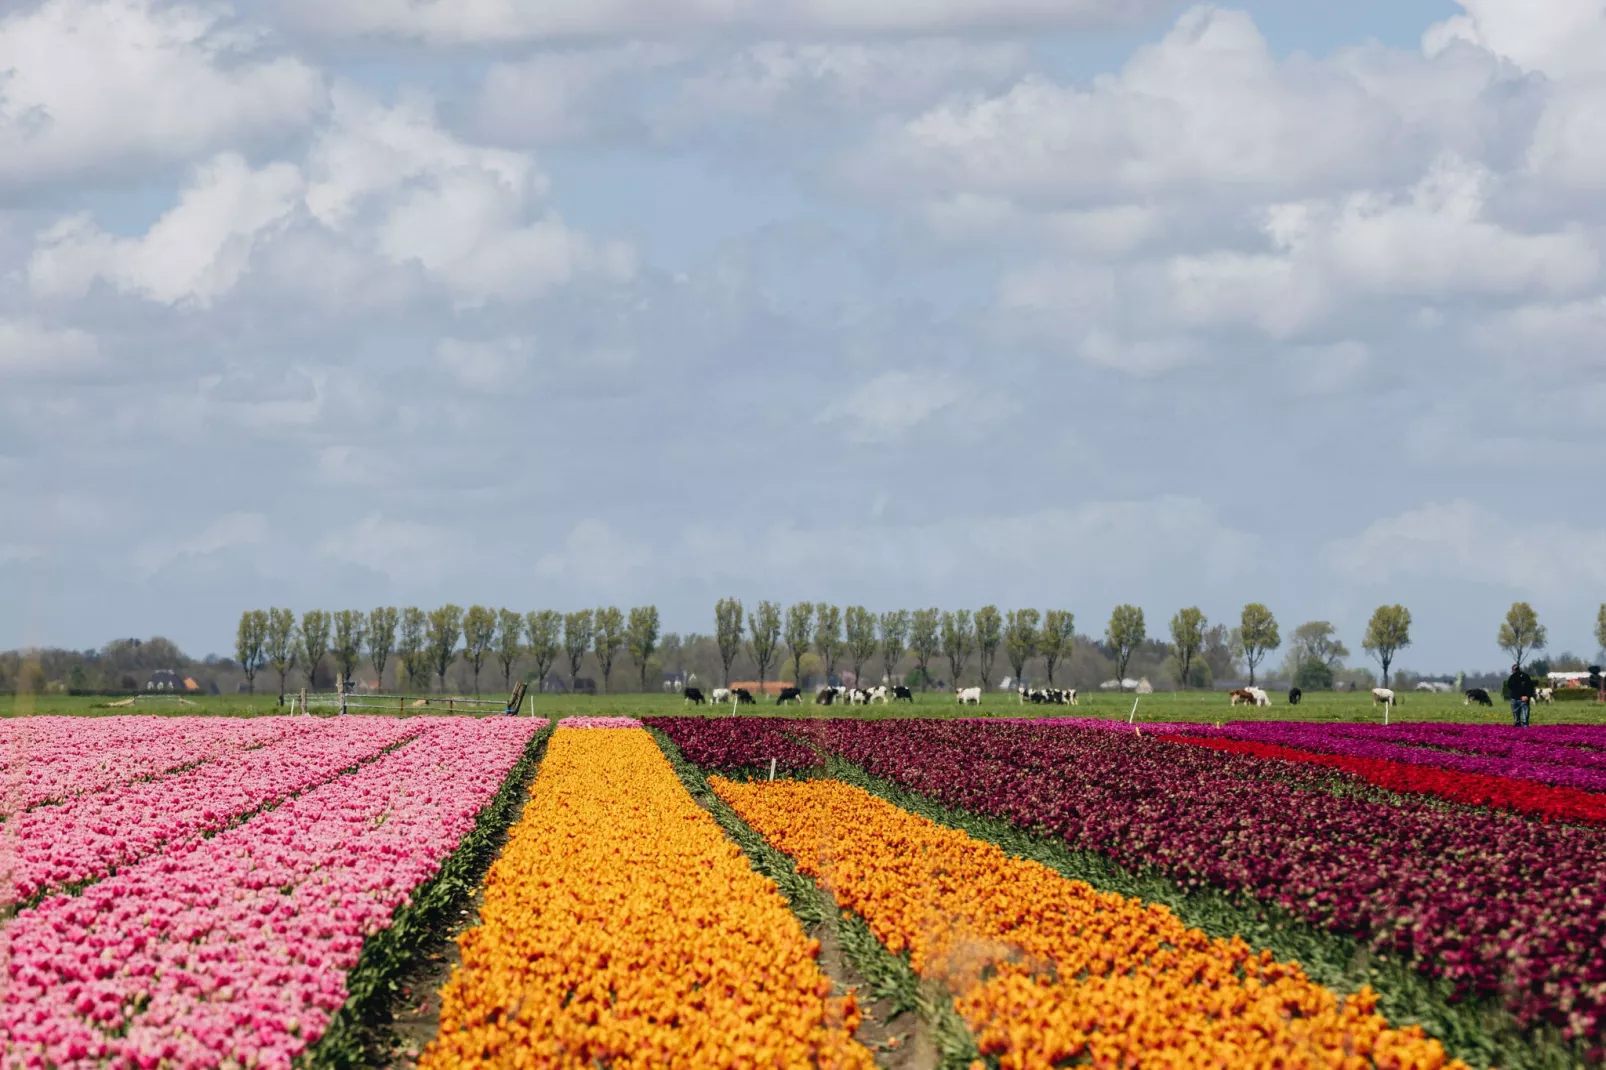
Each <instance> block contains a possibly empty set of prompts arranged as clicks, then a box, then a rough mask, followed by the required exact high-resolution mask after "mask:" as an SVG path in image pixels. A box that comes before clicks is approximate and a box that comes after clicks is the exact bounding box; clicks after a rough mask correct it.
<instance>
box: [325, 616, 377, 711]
mask: <svg viewBox="0 0 1606 1070" xmlns="http://www.w3.org/2000/svg"><path fill="white" fill-rule="evenodd" d="M334 625H335V637H334V642H333V643H331V644H330V647H329V653H331V654H333V655H334V659H335V664H336V665H339V666H340V689H341V690H342V691H344V690H345V689H346V681H348V680H350V679H351V674H352V673H353V672H355V671H356V670H357V662H358V661H359V660H360V659H361V658H362V644H363V639H364V638H365V633H366V632H367V630H368V617H367V615H366V614H364V613H363V611H362V610H360V609H341V610H337V611H336V612H335V615H334Z"/></svg>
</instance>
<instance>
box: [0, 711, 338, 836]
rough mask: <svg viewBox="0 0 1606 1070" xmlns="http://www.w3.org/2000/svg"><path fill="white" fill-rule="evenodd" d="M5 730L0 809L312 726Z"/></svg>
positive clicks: (236, 722)
mask: <svg viewBox="0 0 1606 1070" xmlns="http://www.w3.org/2000/svg"><path fill="white" fill-rule="evenodd" d="M4 727H5V728H6V729H7V731H5V733H4V735H3V736H0V814H12V813H16V812H17V811H19V810H25V809H27V808H28V807H30V806H38V805H40V804H41V803H46V802H50V801H52V800H56V799H64V798H68V797H70V796H72V795H76V794H81V793H83V792H90V791H100V790H102V789H104V788H109V787H113V786H115V785H118V784H127V783H128V782H130V781H132V780H137V779H139V778H141V777H149V776H159V775H161V774H162V773H165V772H167V771H169V770H172V769H177V768H181V767H183V766H186V765H193V764H195V763H197V762H207V761H212V760H214V759H216V758H219V757H221V756H223V755H225V754H231V753H235V752H238V751H241V750H245V749H248V748H251V747H260V746H262V745H264V744H267V743H272V742H273V741H275V740H278V739H283V738H286V737H288V736H292V735H298V734H300V733H302V732H306V731H309V730H310V728H311V722H310V720H309V719H308V718H304V717H258V718H252V719H249V720H244V719H240V718H232V717H95V718H90V717H28V718H18V719H17V720H15V721H9V722H5V725H4Z"/></svg>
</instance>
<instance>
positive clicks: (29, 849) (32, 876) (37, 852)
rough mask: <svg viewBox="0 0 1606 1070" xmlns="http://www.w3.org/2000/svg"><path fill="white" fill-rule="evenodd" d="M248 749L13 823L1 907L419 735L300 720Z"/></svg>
mask: <svg viewBox="0 0 1606 1070" xmlns="http://www.w3.org/2000/svg"><path fill="white" fill-rule="evenodd" d="M307 721H308V722H310V725H304V726H303V727H302V728H301V730H300V731H297V732H292V733H290V734H289V735H288V738H284V739H280V740H279V741H277V742H274V743H269V744H268V745H267V746H264V747H260V748H257V749H254V750H239V749H236V750H234V751H233V752H232V753H229V754H226V755H224V756H223V757H220V758H218V759H216V760H214V761H208V762H203V763H202V764H200V765H197V766H194V767H193V768H189V769H186V770H184V771H183V772H180V773H173V774H170V775H167V776H159V777H156V778H155V779H151V780H136V781H133V782H132V783H128V784H121V785H118V786H116V787H110V788H106V789H105V790H103V791H94V792H87V793H84V794H81V795H74V796H71V797H70V798H68V799H67V800H66V801H64V802H62V803H60V804H59V805H55V806H38V807H35V808H34V809H32V810H28V811H26V812H25V813H20V814H16V815H13V816H12V817H11V819H10V820H9V821H8V822H7V823H6V825H5V827H4V829H3V830H0V844H3V845H4V846H5V847H6V848H7V850H6V852H5V853H4V854H3V855H0V870H3V868H4V865H5V863H6V862H8V861H9V863H10V868H11V873H10V875H9V876H10V880H6V876H7V875H6V874H5V873H4V872H0V905H8V904H11V903H16V902H26V901H28V900H29V899H31V898H33V897H34V896H36V895H39V894H40V893H41V892H47V891H50V890H52V889H55V888H60V887H63V886H65V885H72V884H77V883H81V882H83V881H88V880H95V879H97V878H100V877H104V876H105V875H106V874H108V873H110V872H112V871H113V870H116V869H118V868H120V867H122V866H126V865H128V864H129V863H131V862H134V861H137V860H138V859H141V858H145V857H147V856H149V855H152V854H155V853H156V852H158V851H160V850H162V849H163V848H164V847H165V846H168V845H171V844H177V843H181V842H183V841H184V840H186V839H189V838H191V837H194V836H199V835H201V834H203V833H207V832H212V831H215V830H217V829H220V828H223V827H225V826H227V825H228V824H229V823H231V822H233V821H236V820H238V819H239V818H241V817H243V816H245V815H247V814H249V813H251V812H252V811H254V810H257V809H259V808H261V807H263V806H266V805H269V804H272V803H275V802H278V801H279V800H281V799H284V798H286V797H288V796H290V795H293V794H295V793H296V792H299V791H305V790H307V789H308V788H311V787H314V786H315V785H318V784H322V783H323V782H324V781H326V780H328V779H330V778H331V777H333V776H335V775H337V774H339V773H340V772H341V771H342V770H346V769H349V768H351V767H352V766H354V765H356V764H358V763H359V762H363V761H367V760H368V759H370V758H373V757H375V756H376V755H378V754H380V753H381V752H383V751H384V750H385V748H387V747H393V746H395V745H396V744H397V743H400V742H401V741H402V740H404V739H410V738H412V737H413V736H416V735H417V734H418V733H419V732H421V731H423V724H422V722H420V721H416V720H393V719H390V718H381V717H360V718H359V717H343V718H338V719H331V720H326V719H323V718H317V719H313V718H308V719H307Z"/></svg>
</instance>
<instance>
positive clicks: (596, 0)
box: [281, 0, 1170, 44]
mask: <svg viewBox="0 0 1606 1070" xmlns="http://www.w3.org/2000/svg"><path fill="white" fill-rule="evenodd" d="M1169 6H1170V4H1169V2H1167V0H1135V2H1129V3H1113V2H1111V0H883V2H881V3H876V4H864V3H859V2H857V0H456V2H454V3H451V4H446V3H439V2H431V3H418V2H416V0H285V2H284V3H283V4H282V5H281V8H282V12H283V14H284V15H285V16H287V17H289V18H291V19H293V20H295V21H296V22H298V23H300V24H301V25H304V26H308V27H311V28H313V29H316V30H319V31H322V32H325V33H330V34H339V35H350V36H372V35H383V36H392V37H404V38H414V39H420V40H425V41H429V42H431V43H435V44H485V43H492V42H507V41H529V40H542V39H549V38H570V37H606V36H615V37H631V38H635V37H643V36H664V37H675V36H685V35H690V34H696V33H702V32H707V31H711V30H719V29H731V30H737V31H749V32H753V31H757V32H793V33H800V34H809V33H821V32H824V33H835V32H850V33H851V32H862V33H873V32H899V33H942V32H949V31H954V30H960V29H966V28H990V29H1018V30H1029V29H1033V28H1045V29H1046V28H1053V27H1083V26H1090V25H1112V24H1120V23H1127V22H1136V21H1139V20H1141V19H1143V18H1145V17H1147V16H1149V15H1152V14H1154V13H1155V12H1157V11H1160V10H1164V9H1165V8H1167V7H1169Z"/></svg>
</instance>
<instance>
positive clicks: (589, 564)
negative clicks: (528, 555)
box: [535, 518, 653, 595]
mask: <svg viewBox="0 0 1606 1070" xmlns="http://www.w3.org/2000/svg"><path fill="white" fill-rule="evenodd" d="M652 561H653V554H652V551H651V550H650V549H649V548H648V547H647V546H646V545H644V544H643V543H640V542H637V541H635V540H634V539H631V538H629V537H626V536H623V535H621V534H619V532H617V531H615V530H614V529H613V528H612V527H610V526H609V525H608V524H607V523H606V522H604V521H602V520H597V519H594V518H591V519H586V520H582V521H580V522H579V523H577V524H576V525H575V526H574V527H573V529H571V530H570V532H569V535H568V537H567V538H566V539H565V540H564V542H563V546H562V548H561V549H558V550H554V551H551V552H549V553H546V554H542V555H541V556H540V557H539V558H537V559H536V562H535V574H536V575H537V576H539V577H541V578H543V579H547V580H553V581H557V582H560V583H562V584H563V585H564V586H566V587H568V588H570V589H574V590H595V591H598V592H603V593H606V594H609V595H612V594H616V593H628V592H630V591H631V590H632V587H631V584H632V581H634V580H636V579H638V578H639V577H638V574H639V573H640V572H641V571H642V570H643V569H645V568H646V567H647V566H648V565H649V564H651V563H652Z"/></svg>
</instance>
